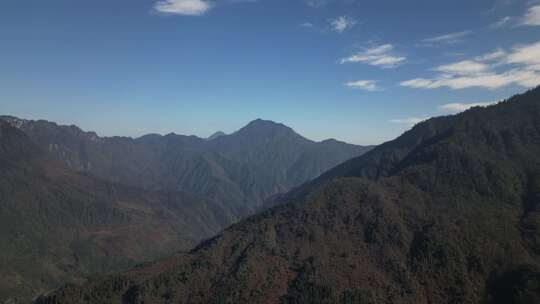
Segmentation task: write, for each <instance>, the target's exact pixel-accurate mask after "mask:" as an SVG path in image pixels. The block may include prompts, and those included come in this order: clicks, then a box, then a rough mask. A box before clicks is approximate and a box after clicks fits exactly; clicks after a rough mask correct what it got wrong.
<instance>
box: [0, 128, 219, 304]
mask: <svg viewBox="0 0 540 304" xmlns="http://www.w3.org/2000/svg"><path fill="white" fill-rule="evenodd" d="M0 169H1V170H0V239H1V240H2V241H1V242H0V269H1V274H2V275H1V277H0V302H2V303H4V301H7V300H8V299H11V301H12V302H10V301H7V303H13V302H17V299H18V300H20V301H21V302H23V301H26V302H28V301H30V299H31V297H33V296H36V295H38V294H40V293H43V292H45V291H47V290H50V289H53V288H58V287H59V286H60V284H65V283H66V282H77V281H81V280H83V278H85V277H87V276H89V275H93V274H96V273H108V272H112V271H119V270H124V269H127V268H129V267H131V266H133V265H135V264H137V263H140V262H142V261H147V260H150V259H155V258H159V257H162V256H165V255H170V254H171V253H172V252H176V251H179V250H187V249H189V248H191V247H192V246H193V245H194V244H195V243H196V242H198V241H199V240H201V239H202V238H205V237H209V236H211V235H213V234H215V233H216V232H218V231H219V230H220V229H222V228H223V227H224V226H225V225H227V224H228V223H229V222H228V220H227V219H226V218H225V217H223V215H222V213H223V212H222V210H221V209H220V208H219V207H218V206H215V205H214V204H212V203H209V202H206V201H203V200H200V199H198V198H194V197H192V196H191V195H188V194H186V193H182V192H174V191H168V192H149V191H143V190H139V189H136V188H132V187H127V186H122V185H118V184H113V183H109V182H104V181H101V180H99V179H96V178H93V177H90V176H87V175H84V174H80V173H76V172H73V171H71V170H69V169H67V168H65V167H64V166H63V165H62V164H61V163H60V162H58V161H56V160H54V159H52V158H51V157H50V156H49V155H48V153H46V152H45V151H42V150H41V149H40V148H39V147H37V146H36V145H35V144H34V143H33V142H32V141H31V140H30V139H29V138H28V137H27V136H26V135H25V134H24V133H22V132H21V131H20V130H18V129H16V128H13V127H11V126H10V125H8V124H6V123H4V122H3V121H0Z"/></svg>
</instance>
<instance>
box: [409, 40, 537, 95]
mask: <svg viewBox="0 0 540 304" xmlns="http://www.w3.org/2000/svg"><path fill="white" fill-rule="evenodd" d="M432 70H434V71H437V72H439V74H438V75H436V76H435V77H432V78H414V79H410V80H406V81H402V82H401V83H400V85H401V86H404V87H410V88H421V89H437V88H442V87H447V88H450V89H454V90H458V89H465V88H472V87H479V88H486V89H497V88H501V87H505V86H508V85H517V86H521V87H525V88H530V87H535V86H537V85H540V42H537V43H533V44H529V45H522V46H518V47H514V48H513V49H512V50H511V52H508V53H507V52H505V51H504V50H502V49H497V50H495V51H494V52H492V53H488V54H485V55H482V56H477V57H475V58H473V59H470V60H464V61H460V62H456V63H452V64H447V65H442V66H438V67H435V68H434V69H432Z"/></svg>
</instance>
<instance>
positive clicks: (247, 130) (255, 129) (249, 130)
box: [236, 118, 300, 136]
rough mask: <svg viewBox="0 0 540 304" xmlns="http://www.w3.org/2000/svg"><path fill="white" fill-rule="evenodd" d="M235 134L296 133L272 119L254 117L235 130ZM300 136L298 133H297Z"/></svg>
mask: <svg viewBox="0 0 540 304" xmlns="http://www.w3.org/2000/svg"><path fill="white" fill-rule="evenodd" d="M236 133H237V134H246V135H250V134H253V135H259V136H261V135H272V134H274V135H275V134H295V135H298V134H296V132H294V130H293V129H291V128H290V127H288V126H286V125H284V124H282V123H277V122H274V121H272V120H264V119H260V118H258V119H255V120H253V121H251V122H250V123H248V124H247V125H246V126H245V127H243V128H242V129H240V130H238V131H237V132H236ZM298 136H300V135H298Z"/></svg>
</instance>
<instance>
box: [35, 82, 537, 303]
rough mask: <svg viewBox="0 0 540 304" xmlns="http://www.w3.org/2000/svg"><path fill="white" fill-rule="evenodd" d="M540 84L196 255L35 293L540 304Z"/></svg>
mask: <svg viewBox="0 0 540 304" xmlns="http://www.w3.org/2000/svg"><path fill="white" fill-rule="evenodd" d="M539 155H540V88H537V89H534V90H531V91H529V92H527V93H525V94H522V95H518V96H515V97H512V98H510V99H509V100H507V101H505V102H502V103H500V104H498V105H495V106H491V107H488V108H475V109H471V110H469V111H467V112H465V113H462V114H458V115H455V116H449V117H441V118H434V119H431V120H429V121H427V122H424V123H422V124H419V125H417V126H416V127H414V128H413V129H412V130H410V131H409V132H407V133H405V134H404V135H403V136H401V137H399V138H397V139H396V140H394V141H391V142H388V143H386V144H384V145H382V146H380V147H378V148H376V149H374V150H373V151H371V152H369V153H368V154H366V155H364V156H361V157H359V158H356V159H353V160H351V161H349V162H347V163H345V164H344V165H342V166H339V167H338V168H336V169H334V170H331V171H330V172H328V173H327V174H325V175H323V176H322V177H321V178H320V179H318V180H317V181H315V182H314V183H311V184H308V185H306V186H304V187H301V188H300V189H297V190H296V191H294V192H293V193H292V194H290V195H288V196H287V199H288V202H287V204H285V205H282V206H279V207H275V208H273V209H270V210H268V211H266V212H264V213H262V214H259V215H257V216H253V217H250V218H248V219H246V220H243V221H242V222H240V223H239V224H236V225H234V226H232V227H230V228H229V229H227V230H226V231H224V232H223V233H221V234H220V235H218V236H216V237H215V238H213V239H211V240H209V241H207V242H204V243H202V244H201V245H199V246H198V247H197V248H195V249H194V250H193V251H192V252H191V253H190V254H186V255H180V256H177V257H174V258H171V259H167V260H165V261H162V262H157V263H153V264H149V265H143V266H141V267H139V268H137V269H134V270H132V271H129V272H126V273H123V274H119V275H113V276H108V277H103V278H101V279H96V280H93V281H91V282H90V283H89V284H85V285H81V286H70V287H67V288H64V289H61V290H59V291H57V292H55V293H53V294H51V295H49V296H46V297H43V298H40V299H39V300H38V301H36V303H539V302H540V255H539V254H540V250H539V248H540V246H539V244H538V241H539V240H540V212H539V211H540V209H539V206H540V157H539Z"/></svg>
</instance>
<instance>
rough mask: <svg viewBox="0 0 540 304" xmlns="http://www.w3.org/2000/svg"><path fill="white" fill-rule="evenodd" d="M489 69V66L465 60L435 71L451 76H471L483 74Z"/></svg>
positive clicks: (443, 66) (440, 67)
mask: <svg viewBox="0 0 540 304" xmlns="http://www.w3.org/2000/svg"><path fill="white" fill-rule="evenodd" d="M488 69H489V66H488V65H487V64H484V63H481V62H476V61H472V60H463V61H460V62H456V63H452V64H447V65H441V66H438V67H436V68H435V69H433V70H435V71H438V72H443V73H449V74H457V75H469V74H478V73H483V72H485V71H487V70H488Z"/></svg>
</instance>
